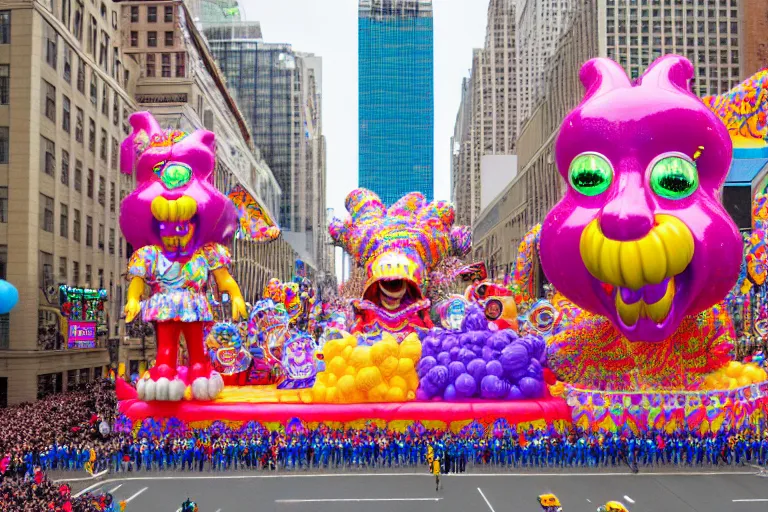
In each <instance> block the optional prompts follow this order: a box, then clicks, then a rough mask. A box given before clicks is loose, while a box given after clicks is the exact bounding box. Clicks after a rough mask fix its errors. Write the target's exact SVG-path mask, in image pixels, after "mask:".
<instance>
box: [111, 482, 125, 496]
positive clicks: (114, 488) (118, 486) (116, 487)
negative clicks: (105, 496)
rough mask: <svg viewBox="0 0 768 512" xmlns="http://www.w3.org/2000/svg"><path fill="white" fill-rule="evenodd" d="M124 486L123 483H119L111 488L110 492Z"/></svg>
mask: <svg viewBox="0 0 768 512" xmlns="http://www.w3.org/2000/svg"><path fill="white" fill-rule="evenodd" d="M122 486H123V484H120V485H117V486H115V487H113V488H112V489H110V490H109V494H112V493H113V492H115V491H116V490H118V489H119V488H121V487H122Z"/></svg>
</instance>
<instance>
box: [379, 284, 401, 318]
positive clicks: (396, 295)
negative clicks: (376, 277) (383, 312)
mask: <svg viewBox="0 0 768 512" xmlns="http://www.w3.org/2000/svg"><path fill="white" fill-rule="evenodd" d="M379 289H380V290H381V296H380V298H381V305H382V306H384V307H385V308H386V309H389V310H390V311H392V310H395V309H397V308H398V307H400V302H401V301H402V300H403V297H404V296H405V293H406V292H407V291H408V285H407V283H406V282H405V280H403V279H394V280H391V281H379Z"/></svg>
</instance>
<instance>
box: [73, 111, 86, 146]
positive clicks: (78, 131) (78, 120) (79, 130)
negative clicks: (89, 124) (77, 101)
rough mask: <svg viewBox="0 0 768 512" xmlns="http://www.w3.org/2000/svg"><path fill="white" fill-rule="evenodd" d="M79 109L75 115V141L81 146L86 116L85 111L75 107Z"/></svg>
mask: <svg viewBox="0 0 768 512" xmlns="http://www.w3.org/2000/svg"><path fill="white" fill-rule="evenodd" d="M75 108H76V109H77V111H76V112H77V114H75V140H76V141H77V142H79V143H80V144H82V143H83V122H84V117H85V114H84V113H83V109H81V108H80V107H75Z"/></svg>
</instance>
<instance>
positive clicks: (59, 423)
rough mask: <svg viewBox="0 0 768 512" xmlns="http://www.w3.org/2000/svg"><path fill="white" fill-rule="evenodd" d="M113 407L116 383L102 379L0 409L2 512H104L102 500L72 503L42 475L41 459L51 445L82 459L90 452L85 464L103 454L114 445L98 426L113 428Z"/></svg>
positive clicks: (62, 489) (61, 488)
mask: <svg viewBox="0 0 768 512" xmlns="http://www.w3.org/2000/svg"><path fill="white" fill-rule="evenodd" d="M116 403H117V400H116V397H115V393H114V384H113V383H112V382H110V381H108V380H104V381H99V382H95V383H91V384H89V385H85V386H82V387H81V388H80V389H78V390H74V391H70V392H67V393H63V394H58V395H52V396H49V397H47V398H45V399H43V400H40V401H38V402H35V403H34V404H28V403H27V404H20V405H16V406H13V407H8V408H6V409H3V413H2V414H0V510H1V511H3V512H17V511H23V512H27V511H35V512H37V511H48V510H51V511H71V512H92V511H103V510H105V508H104V506H105V503H104V498H103V497H100V496H99V497H95V496H91V495H88V494H86V495H83V496H81V497H79V498H71V497H70V495H69V488H68V487H67V486H61V485H57V484H54V483H52V482H51V481H50V480H49V479H48V477H47V476H46V474H45V473H44V471H43V469H44V468H43V464H42V462H43V461H42V460H41V454H42V453H45V452H47V451H49V450H50V448H51V447H52V446H62V447H64V446H66V447H73V450H77V451H78V452H79V453H81V455H82V454H84V453H88V454H89V455H88V457H89V459H90V453H91V452H93V453H99V452H105V451H107V450H108V449H109V447H110V446H111V443H113V441H114V440H113V439H111V438H110V437H107V436H103V435H101V434H100V433H99V425H100V423H101V422H102V421H107V422H109V423H110V424H112V423H113V421H114V415H115V412H116ZM68 449H69V448H68ZM83 467H84V466H83V465H81V466H80V468H83ZM46 469H52V468H46ZM73 469H74V467H73Z"/></svg>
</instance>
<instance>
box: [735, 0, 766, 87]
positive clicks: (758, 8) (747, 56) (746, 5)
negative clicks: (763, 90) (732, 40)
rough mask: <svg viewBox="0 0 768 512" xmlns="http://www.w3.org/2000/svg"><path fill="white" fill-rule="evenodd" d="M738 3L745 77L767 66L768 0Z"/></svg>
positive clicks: (741, 0)
mask: <svg viewBox="0 0 768 512" xmlns="http://www.w3.org/2000/svg"><path fill="white" fill-rule="evenodd" d="M739 3H740V4H741V9H742V13H743V17H744V31H743V36H742V38H743V39H742V45H743V53H744V72H743V78H746V77H749V76H751V75H753V74H754V73H757V72H758V71H760V70H761V69H763V68H765V67H768V2H766V1H765V0H740V2H739Z"/></svg>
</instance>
